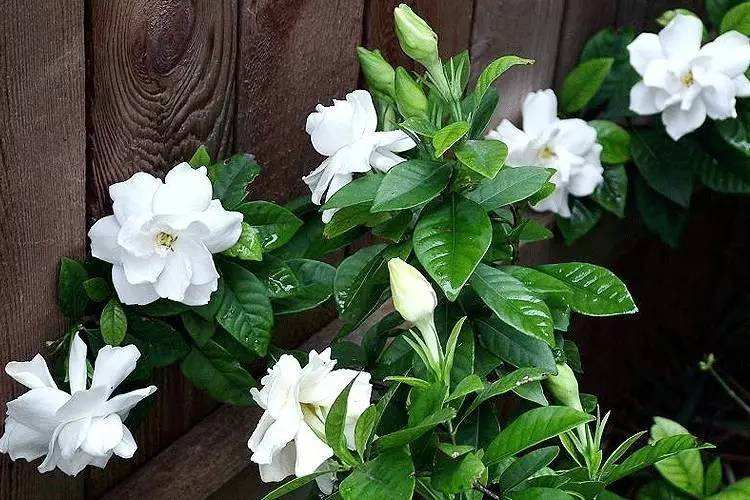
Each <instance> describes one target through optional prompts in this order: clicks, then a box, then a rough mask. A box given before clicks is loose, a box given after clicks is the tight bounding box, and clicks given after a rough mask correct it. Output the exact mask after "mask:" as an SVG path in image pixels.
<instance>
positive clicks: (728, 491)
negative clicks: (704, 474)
mask: <svg viewBox="0 0 750 500" xmlns="http://www.w3.org/2000/svg"><path fill="white" fill-rule="evenodd" d="M707 498H708V500H747V499H748V498H750V478H744V479H740V480H739V481H737V482H735V483H732V484H730V485H729V486H727V487H726V488H724V489H723V490H721V491H720V492H718V493H716V494H715V495H711V496H710V497H707Z"/></svg>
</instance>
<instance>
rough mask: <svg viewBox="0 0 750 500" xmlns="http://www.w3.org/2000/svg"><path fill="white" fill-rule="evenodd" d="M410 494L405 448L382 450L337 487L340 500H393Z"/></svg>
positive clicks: (410, 474) (410, 466)
mask: <svg viewBox="0 0 750 500" xmlns="http://www.w3.org/2000/svg"><path fill="white" fill-rule="evenodd" d="M413 493H414V464H413V463H412V460H411V456H409V449H408V448H406V447H403V448H393V449H390V450H385V451H384V452H383V453H381V454H380V455H378V456H377V457H376V458H375V459H374V460H371V461H369V462H367V463H365V464H364V465H363V466H361V467H357V468H356V469H354V471H353V472H352V473H351V474H350V475H349V477H347V478H346V479H344V480H343V481H341V485H340V487H339V494H340V495H341V497H342V498H343V500H363V499H367V500H393V499H395V498H412V495H413Z"/></svg>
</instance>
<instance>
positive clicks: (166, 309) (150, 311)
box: [135, 292, 216, 318]
mask: <svg viewBox="0 0 750 500" xmlns="http://www.w3.org/2000/svg"><path fill="white" fill-rule="evenodd" d="M215 294H216V293H215V292H214V295H215ZM211 297H212V298H213V295H212V296H211ZM203 307H206V306H200V307H199V308H203ZM199 308H196V309H199ZM189 309H190V306H188V305H185V304H183V303H181V302H175V301H174V300H169V299H158V300H156V301H154V302H151V303H150V304H146V305H145V306H135V310H137V311H138V312H139V313H140V314H143V315H144V316H153V317H155V318H164V317H167V316H177V315H179V314H180V313H182V312H185V311H187V310H189Z"/></svg>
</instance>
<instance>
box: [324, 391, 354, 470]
mask: <svg viewBox="0 0 750 500" xmlns="http://www.w3.org/2000/svg"><path fill="white" fill-rule="evenodd" d="M355 380H356V379H352V381H351V382H349V384H348V385H347V386H346V387H345V388H344V390H342V391H341V393H340V394H339V395H338V396H337V397H336V400H335V401H334V402H333V405H331V408H330V410H328V414H327V415H326V420H325V431H326V444H328V446H330V447H331V449H332V450H333V453H334V454H335V455H336V456H337V457H338V458H339V459H341V460H342V461H343V462H344V463H346V464H348V465H357V460H356V459H355V458H354V456H353V455H352V452H351V451H349V448H347V446H346V436H345V435H344V429H345V427H346V413H347V406H348V401H349V391H350V390H351V388H352V384H354V381H355Z"/></svg>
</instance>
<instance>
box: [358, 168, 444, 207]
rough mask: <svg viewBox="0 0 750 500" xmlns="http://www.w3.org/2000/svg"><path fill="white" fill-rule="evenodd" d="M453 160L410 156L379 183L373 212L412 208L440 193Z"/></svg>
mask: <svg viewBox="0 0 750 500" xmlns="http://www.w3.org/2000/svg"><path fill="white" fill-rule="evenodd" d="M452 170H453V168H452V165H451V164H450V163H440V162H434V161H425V160H409V161H405V162H403V163H399V164H398V165H396V166H395V167H393V168H392V169H390V170H389V171H388V173H387V174H386V176H385V179H383V182H382V183H381V184H380V188H379V189H378V192H377V194H376V195H375V201H374V202H373V204H372V208H371V209H370V211H371V212H386V211H393V210H403V209H407V208H413V207H416V206H419V205H422V204H423V203H426V202H428V201H430V200H432V199H434V198H435V197H436V196H438V195H439V194H440V193H441V192H442V191H443V189H445V187H446V186H447V185H448V181H449V180H450V176H451V171H452Z"/></svg>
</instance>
